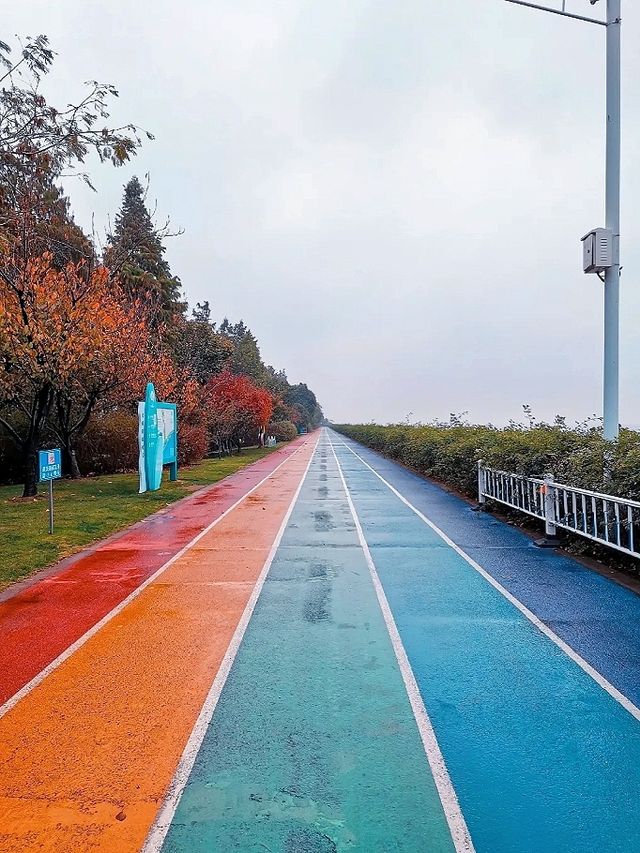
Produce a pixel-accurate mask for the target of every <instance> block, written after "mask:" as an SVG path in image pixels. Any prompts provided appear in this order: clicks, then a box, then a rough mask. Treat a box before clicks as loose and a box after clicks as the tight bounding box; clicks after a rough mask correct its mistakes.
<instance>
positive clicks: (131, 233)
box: [104, 176, 186, 324]
mask: <svg viewBox="0 0 640 853" xmlns="http://www.w3.org/2000/svg"><path fill="white" fill-rule="evenodd" d="M144 196H145V193H144V189H143V187H142V184H141V183H140V181H139V180H138V178H136V177H135V176H134V177H133V178H131V180H130V181H129V183H128V184H126V186H125V188H124V198H123V200H122V207H121V208H120V212H119V213H118V214H117V216H116V220H115V228H114V229H113V233H112V234H110V235H109V238H108V242H109V245H108V247H107V249H106V251H105V257H104V260H105V264H106V265H107V266H108V267H110V268H111V269H112V270H117V271H118V272H119V274H120V278H121V281H122V284H123V287H124V290H125V292H126V293H127V294H128V295H129V296H130V298H131V299H137V298H141V297H142V298H143V299H146V300H151V301H152V303H153V304H154V305H155V307H156V310H157V320H158V322H164V323H167V324H171V323H172V322H175V320H176V319H177V318H178V317H183V316H184V313H185V310H186V303H185V302H183V301H182V292H181V284H180V279H179V278H177V276H174V275H172V274H171V269H170V267H169V264H168V262H167V261H166V259H165V257H164V253H165V247H164V246H163V244H162V239H161V236H162V235H161V233H159V232H158V229H156V228H155V226H154V224H153V221H152V219H151V216H150V214H149V211H148V210H147V207H146V205H145V199H144Z"/></svg>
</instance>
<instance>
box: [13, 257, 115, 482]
mask: <svg viewBox="0 0 640 853" xmlns="http://www.w3.org/2000/svg"><path fill="white" fill-rule="evenodd" d="M107 283H108V275H107V271H106V270H105V269H104V268H103V267H98V268H96V269H93V270H89V271H87V270H85V269H83V265H82V264H73V263H69V264H67V266H66V267H64V268H63V269H62V270H59V269H56V267H55V265H54V264H53V257H52V255H51V254H48V253H45V254H44V255H42V256H40V257H37V258H32V259H30V260H28V261H26V262H25V263H24V264H23V265H20V266H19V267H18V273H17V275H16V276H15V278H12V279H11V280H7V279H6V278H3V277H0V424H2V426H3V427H4V428H5V429H6V430H7V432H8V433H9V435H11V436H12V438H13V439H14V440H15V442H16V444H17V445H18V447H19V448H20V450H21V453H22V457H23V463H24V477H25V480H24V482H25V485H24V495H25V497H26V496H29V495H34V494H36V492H37V452H38V449H39V446H40V440H41V436H42V433H43V430H44V426H45V422H46V420H47V417H48V415H49V410H50V407H51V405H52V403H53V400H54V396H55V393H56V391H58V390H60V389H62V388H64V387H66V385H67V384H68V383H69V382H70V381H71V379H72V377H73V376H74V375H77V374H79V373H81V372H83V371H87V370H90V369H91V367H92V365H93V364H94V362H95V358H96V355H95V353H97V352H101V351H102V350H103V349H104V331H105V323H106V322H107V320H106V317H107V315H108V308H107V307H106V306H105V301H104V300H105V294H106V293H107V292H108V287H107ZM8 408H13V409H14V410H15V411H17V412H18V414H19V415H20V416H21V421H22V423H23V428H22V429H19V428H18V427H17V426H16V425H15V424H14V423H12V422H11V421H10V420H9V419H8V418H7V417H6V416H5V414H4V412H6V410H7V409H8Z"/></svg>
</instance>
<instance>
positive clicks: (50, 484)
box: [49, 480, 53, 533]
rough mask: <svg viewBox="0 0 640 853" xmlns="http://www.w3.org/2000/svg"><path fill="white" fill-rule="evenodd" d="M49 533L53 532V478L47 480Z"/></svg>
mask: <svg viewBox="0 0 640 853" xmlns="http://www.w3.org/2000/svg"><path fill="white" fill-rule="evenodd" d="M49 533H53V480H49Z"/></svg>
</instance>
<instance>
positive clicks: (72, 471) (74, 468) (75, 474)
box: [64, 438, 82, 480]
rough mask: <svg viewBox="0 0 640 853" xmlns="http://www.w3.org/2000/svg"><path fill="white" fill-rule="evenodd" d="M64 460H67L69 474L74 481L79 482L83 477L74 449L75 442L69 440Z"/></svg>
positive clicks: (66, 465)
mask: <svg viewBox="0 0 640 853" xmlns="http://www.w3.org/2000/svg"><path fill="white" fill-rule="evenodd" d="M64 459H65V466H64V467H65V469H66V472H67V474H68V475H69V476H70V477H71V478H72V479H73V480H78V479H80V477H82V474H81V473H80V466H79V465H78V459H77V457H76V451H75V449H74V447H73V441H72V439H71V438H69V440H68V442H67V443H66V445H65V447H64Z"/></svg>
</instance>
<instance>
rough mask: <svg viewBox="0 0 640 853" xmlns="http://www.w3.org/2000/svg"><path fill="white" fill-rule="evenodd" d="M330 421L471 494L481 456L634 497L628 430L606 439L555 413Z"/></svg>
mask: <svg viewBox="0 0 640 853" xmlns="http://www.w3.org/2000/svg"><path fill="white" fill-rule="evenodd" d="M334 429H336V430H337V431H338V432H341V433H343V434H344V435H347V436H349V437H350V438H353V439H355V440H356V441H360V442H361V443H362V444H366V445H367V446H368V447H371V448H372V449H373V450H378V451H379V452H381V453H384V454H385V455H387V456H390V457H391V458H393V459H396V460H398V461H399V462H402V463H403V464H405V465H408V466H410V467H411V468H414V469H415V470H416V471H419V472H420V473H421V474H425V475H427V476H429V477H433V478H434V479H436V480H439V481H440V482H442V483H446V484H448V485H450V486H453V487H454V488H455V489H457V490H458V491H460V492H463V493H464V494H467V495H469V496H475V494H476V488H477V477H476V465H477V462H478V460H479V459H483V460H484V463H485V464H486V465H487V466H488V467H491V468H498V469H502V470H505V471H512V472H514V473H516V474H524V475H527V476H542V475H544V474H545V473H551V474H553V476H554V477H555V479H556V480H557V481H558V482H561V483H567V484H569V485H573V486H581V487H583V488H587V489H593V490H595V491H600V492H608V493H613V494H616V495H619V496H620V497H626V498H631V499H633V500H640V433H638V432H634V431H633V430H626V429H625V430H622V432H621V434H620V440H619V441H618V442H616V443H615V444H613V445H609V444H607V443H606V442H605V441H604V439H603V438H602V434H601V432H600V430H599V429H595V428H593V427H589V426H587V425H584V426H579V427H577V428H575V429H569V428H567V427H566V426H565V424H564V423H563V422H562V421H561V420H559V419H558V420H556V422H555V423H554V424H544V423H542V424H534V425H532V426H531V427H524V426H521V425H519V424H511V425H510V426H508V427H505V428H503V429H498V428H497V427H493V426H479V425H471V424H463V423H459V422H454V423H451V424H429V425H426V426H424V425H418V426H410V425H406V424H401V425H390V426H378V425H376V424H344V425H339V426H334ZM606 454H607V455H608V456H609V470H610V472H611V476H610V479H609V480H608V481H607V482H605V478H604V469H605V455H606Z"/></svg>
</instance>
